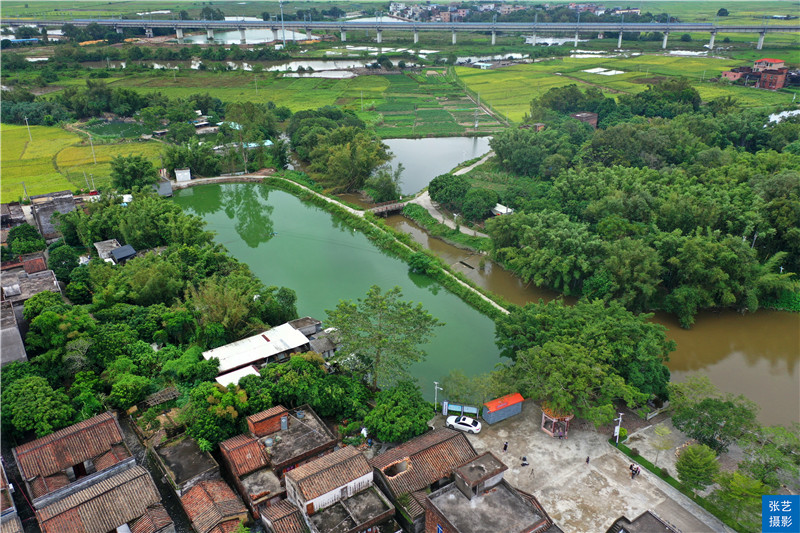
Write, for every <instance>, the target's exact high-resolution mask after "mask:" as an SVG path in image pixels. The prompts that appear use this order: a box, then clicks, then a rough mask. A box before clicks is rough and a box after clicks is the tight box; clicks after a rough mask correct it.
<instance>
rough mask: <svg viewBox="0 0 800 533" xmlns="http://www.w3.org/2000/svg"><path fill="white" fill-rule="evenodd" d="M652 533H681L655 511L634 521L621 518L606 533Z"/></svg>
mask: <svg viewBox="0 0 800 533" xmlns="http://www.w3.org/2000/svg"><path fill="white" fill-rule="evenodd" d="M623 531H624V532H625V533H650V532H651V531H662V532H663V533H680V530H679V529H677V528H676V527H675V526H673V525H672V524H670V523H669V522H666V521H664V520H663V519H662V518H661V517H660V516H658V515H657V514H655V513H654V512H653V511H649V510H648V511H645V512H643V513H642V514H640V515H639V516H637V517H636V518H634V519H633V520H628V519H627V518H626V517H625V516H621V517H619V518H618V519H617V520H615V521H614V523H613V524H611V527H610V528H608V530H607V531H606V533H621V532H623Z"/></svg>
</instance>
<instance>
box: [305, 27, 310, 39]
mask: <svg viewBox="0 0 800 533" xmlns="http://www.w3.org/2000/svg"><path fill="white" fill-rule="evenodd" d="M310 40H311V28H306V41H310Z"/></svg>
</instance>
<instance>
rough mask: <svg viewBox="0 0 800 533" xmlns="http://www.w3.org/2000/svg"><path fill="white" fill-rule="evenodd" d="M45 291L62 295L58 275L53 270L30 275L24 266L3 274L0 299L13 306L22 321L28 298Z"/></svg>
mask: <svg viewBox="0 0 800 533" xmlns="http://www.w3.org/2000/svg"><path fill="white" fill-rule="evenodd" d="M45 291H50V292H57V293H59V294H61V287H59V285H58V280H57V279H56V274H55V272H53V271H52V270H42V271H39V272H32V273H30V274H29V273H28V272H26V271H25V267H24V266H23V267H22V268H14V269H10V270H6V271H4V272H3V279H2V292H0V299H2V301H4V302H8V303H10V304H11V306H12V308H13V309H14V312H15V313H17V319H18V320H22V308H23V307H24V305H25V302H26V301H27V300H28V298H30V297H31V296H34V295H36V294H39V293H40V292H45Z"/></svg>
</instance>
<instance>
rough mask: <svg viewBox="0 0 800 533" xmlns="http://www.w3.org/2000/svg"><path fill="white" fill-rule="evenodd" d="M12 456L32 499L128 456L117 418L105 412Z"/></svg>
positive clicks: (103, 468) (18, 448) (15, 449)
mask: <svg viewBox="0 0 800 533" xmlns="http://www.w3.org/2000/svg"><path fill="white" fill-rule="evenodd" d="M13 453H14V458H15V459H16V462H17V464H18V465H19V470H20V474H21V475H22V478H23V480H24V481H25V485H26V487H27V489H28V492H29V493H30V495H31V496H32V498H33V499H37V498H40V497H42V496H44V495H46V494H49V493H51V492H53V491H55V490H57V489H60V488H62V487H66V486H67V485H69V484H70V483H72V482H74V481H76V480H78V479H80V478H81V477H84V476H86V475H88V474H91V473H93V472H99V471H101V470H105V469H107V468H109V467H111V466H113V465H114V464H116V463H118V462H120V461H122V460H124V459H126V458H128V457H130V455H131V453H130V451H129V450H128V448H127V446H125V443H124V442H123V440H122V430H121V429H120V427H119V423H118V422H117V419H116V418H115V417H114V415H113V414H111V412H108V411H107V412H105V413H102V414H99V415H97V416H93V417H92V418H89V419H88V420H84V421H83V422H79V423H77V424H74V425H72V426H69V427H66V428H64V429H60V430H58V431H56V432H55V433H51V434H50V435H47V436H46V437H42V438H40V439H36V440H34V441H32V442H29V443H27V444H23V445H21V446H17V447H16V448H14V450H13Z"/></svg>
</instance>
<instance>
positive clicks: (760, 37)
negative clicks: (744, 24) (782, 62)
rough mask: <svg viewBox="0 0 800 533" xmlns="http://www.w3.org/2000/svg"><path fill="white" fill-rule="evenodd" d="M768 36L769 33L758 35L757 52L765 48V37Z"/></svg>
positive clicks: (763, 32)
mask: <svg viewBox="0 0 800 533" xmlns="http://www.w3.org/2000/svg"><path fill="white" fill-rule="evenodd" d="M766 35H767V32H765V31H762V32H761V33H759V34H758V45H757V46H756V50H761V49H762V48H764V36H766Z"/></svg>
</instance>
